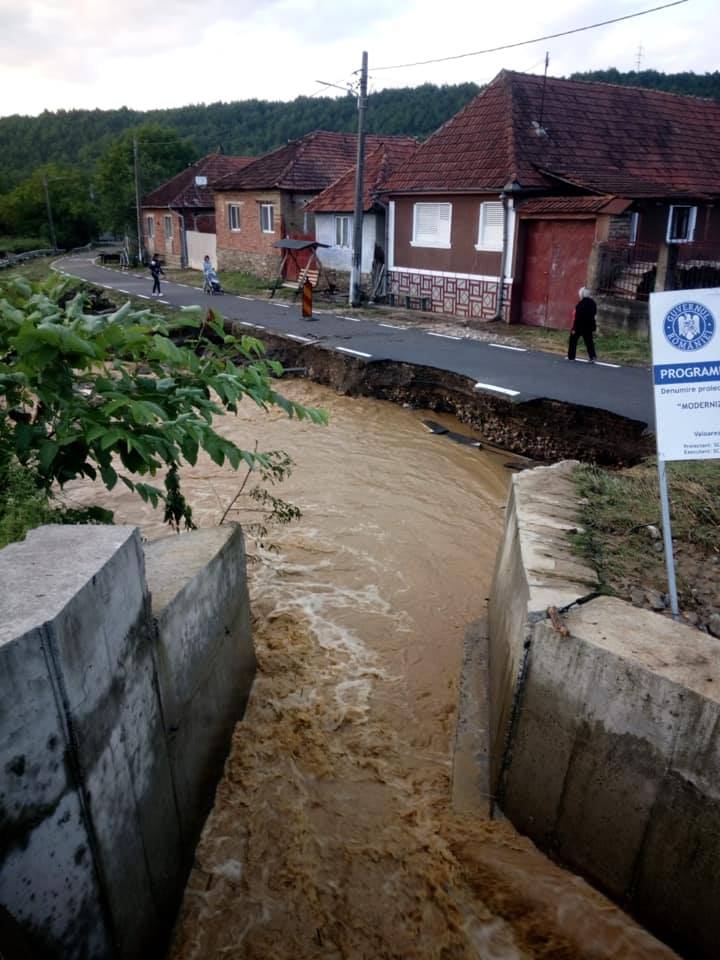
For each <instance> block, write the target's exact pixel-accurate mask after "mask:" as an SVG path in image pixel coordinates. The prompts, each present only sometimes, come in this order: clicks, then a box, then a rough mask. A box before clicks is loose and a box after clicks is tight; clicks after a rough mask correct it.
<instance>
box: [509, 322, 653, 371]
mask: <svg viewBox="0 0 720 960" xmlns="http://www.w3.org/2000/svg"><path fill="white" fill-rule="evenodd" d="M495 329H496V330H497V332H498V335H499V338H500V335H501V334H502V335H503V336H505V337H509V338H512V339H513V340H517V341H518V342H519V343H521V344H522V345H523V346H525V347H529V348H530V349H534V350H546V351H547V352H548V353H558V354H562V355H563V356H566V355H567V347H568V337H569V336H570V331H569V330H551V329H549V328H547V327H531V326H526V325H524V324H512V325H511V326H506V325H504V324H502V325H501V324H497V325H496V328H495ZM595 345H596V348H597V354H598V359H599V360H607V361H608V362H609V363H624V364H630V365H637V366H644V365H648V364H649V363H650V342H649V340H647V339H643V338H640V337H631V336H629V335H628V334H625V333H607V334H602V335H599V336H598V335H597V334H596V336H595ZM584 349H585V344H584V343H583V341H582V340H581V341H580V342H579V344H578V354H577V355H578V356H579V357H583V356H585V354H584Z"/></svg>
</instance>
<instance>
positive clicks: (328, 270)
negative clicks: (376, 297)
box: [306, 137, 418, 288]
mask: <svg viewBox="0 0 720 960" xmlns="http://www.w3.org/2000/svg"><path fill="white" fill-rule="evenodd" d="M417 147H418V143H417V141H416V140H412V139H410V138H409V137H397V138H391V139H388V140H384V141H383V142H382V143H381V144H379V145H378V146H377V147H376V148H375V149H374V150H371V151H369V152H367V153H366V156H365V164H364V177H363V232H362V259H361V267H360V272H361V274H363V275H365V276H364V280H365V282H366V283H367V280H368V278H369V275H370V273H371V271H372V268H373V263H374V262H376V263H377V262H380V263H383V264H384V262H385V247H386V212H387V204H386V203H385V202H383V201H382V199H381V194H382V191H383V190H384V188H385V186H386V184H387V181H388V179H389V177H390V176H391V174H392V173H394V171H395V170H397V169H398V167H400V166H401V165H402V164H404V163H407V161H408V159H409V158H410V157H411V156H412V154H413V153H414V152H415V150H417ZM356 169H357V167H356V166H353V167H352V168H351V169H350V170H348V172H347V173H345V174H343V176H342V177H340V179H339V180H336V181H335V183H333V184H331V185H330V186H329V187H328V188H327V189H326V190H323V192H322V193H319V194H318V195H317V196H316V197H315V198H314V199H313V200H311V201H310V202H309V203H308V205H307V207H306V210H307V212H308V213H312V214H314V216H315V239H316V240H318V241H320V243H323V244H327V247H326V248H324V247H323V248H320V249H319V250H318V254H317V255H318V259H319V260H320V262H321V264H322V266H323V272H324V273H325V275H326V276H327V277H328V279H329V280H331V281H332V282H333V283H335V284H336V285H337V286H339V287H345V288H347V286H348V283H349V275H350V267H351V260H352V246H353V230H354V223H355V216H354V211H355V175H356Z"/></svg>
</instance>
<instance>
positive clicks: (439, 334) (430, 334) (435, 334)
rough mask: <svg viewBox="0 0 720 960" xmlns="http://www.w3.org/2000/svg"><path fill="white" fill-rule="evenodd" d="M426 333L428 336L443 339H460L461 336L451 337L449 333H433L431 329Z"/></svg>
mask: <svg viewBox="0 0 720 960" xmlns="http://www.w3.org/2000/svg"><path fill="white" fill-rule="evenodd" d="M427 335H428V336H429V337H442V338H443V340H462V339H463V338H462V337H453V336H451V335H450V334H449V333H433V332H432V330H428V332H427Z"/></svg>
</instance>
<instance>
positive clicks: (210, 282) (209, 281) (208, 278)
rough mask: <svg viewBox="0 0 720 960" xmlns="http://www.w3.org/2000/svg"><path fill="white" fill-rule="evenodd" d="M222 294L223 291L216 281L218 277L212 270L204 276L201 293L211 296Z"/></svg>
mask: <svg viewBox="0 0 720 960" xmlns="http://www.w3.org/2000/svg"><path fill="white" fill-rule="evenodd" d="M224 292H225V291H224V290H223V288H222V285H221V284H220V281H219V280H218V275H217V274H216V273H215V271H214V270H212V271H211V272H210V273H206V274H204V280H203V293H209V294H212V296H215V295H216V294H219V293H224Z"/></svg>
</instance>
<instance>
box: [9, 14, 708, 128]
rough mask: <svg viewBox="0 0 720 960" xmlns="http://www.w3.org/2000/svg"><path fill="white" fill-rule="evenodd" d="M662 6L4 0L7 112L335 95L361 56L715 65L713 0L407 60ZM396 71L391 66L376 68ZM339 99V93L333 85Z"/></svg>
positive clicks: (373, 69)
mask: <svg viewBox="0 0 720 960" xmlns="http://www.w3.org/2000/svg"><path fill="white" fill-rule="evenodd" d="M663 2H666V0H554V2H553V3H552V4H547V3H540V2H538V0H514V2H513V3H507V2H505V3H503V2H500V0H475V2H470V0H442V2H438V0H203V2H197V0H193V2H191V0H171V2H170V3H164V4H163V3H153V2H152V0H150V2H148V0H123V2H122V3H113V2H112V0H0V27H1V28H2V29H0V91H2V94H1V95H0V116H7V115H9V114H15V113H20V114H37V113H40V112H41V111H42V110H46V109H47V110H57V109H61V108H63V109H71V108H80V107H87V108H93V107H100V108H111V107H119V106H123V105H125V106H128V107H136V108H139V109H149V108H152V107H171V106H180V105H182V104H186V103H203V102H204V103H211V102H215V101H218V100H225V101H227V100H242V99H247V98H249V97H258V98H260V99H268V100H291V99H293V98H294V97H296V96H298V95H301V94H303V95H309V94H317V93H318V92H321V91H322V92H323V93H327V92H332V88H321V87H319V86H318V84H317V83H316V82H315V81H316V80H325V81H328V82H331V83H338V84H340V85H341V86H342V85H345V84H346V83H349V82H352V80H353V79H354V77H353V71H355V70H356V69H357V67H358V66H359V64H360V57H361V53H362V51H363V50H367V51H368V54H369V63H370V77H371V81H370V88H371V90H379V89H382V88H384V87H400V86H416V85H418V84H420V83H424V82H432V83H460V82H462V81H466V80H473V81H475V82H476V83H483V82H485V81H487V80H489V79H491V78H492V77H493V76H494V75H495V73H497V71H498V70H500V69H502V68H503V67H506V68H508V69H513V70H523V71H527V72H533V73H536V72H541V71H542V64H543V59H544V55H545V51H546V50H547V51H549V53H550V73H551V74H552V75H555V76H562V75H565V74H567V73H569V72H572V71H574V70H589V69H599V68H603V67H610V66H615V67H617V68H618V69H620V70H629V69H634V68H635V66H636V62H637V58H638V48H639V47H642V52H641V64H642V67H643V68H645V69H650V68H652V69H657V70H664V71H667V72H673V71H678V70H694V71H695V72H696V73H703V72H705V71H712V70H716V69H718V61H717V56H716V49H717V43H716V41H715V40H714V39H713V38H716V37H717V24H718V12H719V4H718V0H687V2H685V3H683V4H681V5H679V6H674V7H671V8H669V9H667V10H661V11H659V12H657V13H651V14H649V15H647V16H643V17H639V18H637V19H634V20H629V21H626V22H625V23H621V24H615V25H612V26H607V27H601V28H599V29H596V30H590V31H587V32H584V33H579V34H575V35H574V36H570V37H564V38H560V39H556V40H548V41H543V42H541V43H534V44H531V45H527V46H521V47H518V48H515V49H511V50H506V51H504V52H502V53H495V54H490V55H484V56H473V57H466V58H463V59H459V60H451V61H449V62H445V63H435V64H428V65H425V66H419V67H411V68H400V67H397V66H396V65H398V64H406V63H408V62H416V61H419V60H429V59H433V58H440V57H450V56H454V55H457V54H462V53H466V52H470V51H474V50H480V49H485V48H488V47H494V46H498V45H500V44H505V43H515V42H517V41H520V40H526V39H531V38H534V37H538V36H542V35H546V34H551V33H558V32H560V31H563V30H569V29H572V28H575V27H580V26H585V25H586V24H591V23H595V22H597V21H601V20H607V19H610V18H613V17H621V16H624V15H627V14H629V13H634V12H636V11H639V10H645V9H648V8H650V7H653V6H657V5H660V4H662V3H663ZM387 66H392V67H394V69H387V70H386V69H380V68H382V67H387ZM335 93H336V94H337V95H341V94H340V92H339V91H335Z"/></svg>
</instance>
